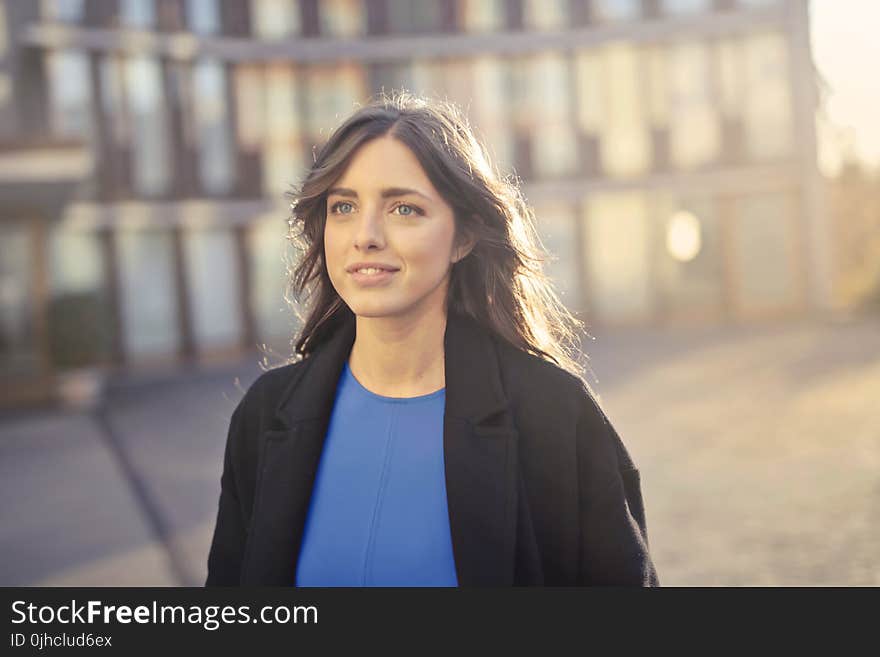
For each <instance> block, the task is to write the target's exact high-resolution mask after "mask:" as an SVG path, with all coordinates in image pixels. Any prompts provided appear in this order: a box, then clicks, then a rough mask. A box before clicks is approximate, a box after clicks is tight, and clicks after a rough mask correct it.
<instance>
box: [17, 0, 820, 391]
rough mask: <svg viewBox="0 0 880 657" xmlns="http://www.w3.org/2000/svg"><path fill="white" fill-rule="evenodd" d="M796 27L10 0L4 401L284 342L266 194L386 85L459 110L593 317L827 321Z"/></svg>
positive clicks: (518, 3) (637, 5)
mask: <svg viewBox="0 0 880 657" xmlns="http://www.w3.org/2000/svg"><path fill="white" fill-rule="evenodd" d="M807 29H808V21H807V3H806V0H449V1H445V2H444V1H431V0H413V1H409V0H407V1H404V0H320V1H318V0H250V1H246V0H223V1H222V2H221V1H220V0H48V1H42V2H37V1H34V0H0V144H4V143H5V144H8V145H7V147H5V149H4V147H2V146H0V236H2V244H3V246H2V248H0V277H2V280H0V388H2V390H3V395H4V397H5V398H6V399H7V401H8V400H10V399H13V398H14V397H15V396H16V395H18V396H19V397H20V396H21V395H22V394H23V393H22V390H24V388H23V387H22V384H21V382H22V381H23V380H25V379H27V380H31V381H41V382H45V381H50V380H51V378H52V376H53V374H54V373H55V372H57V371H59V370H63V369H65V368H71V367H76V366H79V365H88V364H93V363H99V364H103V365H108V366H110V367H122V368H125V369H138V368H143V367H149V366H150V365H152V364H155V363H178V362H185V361H187V360H192V359H195V360H211V359H216V358H223V357H227V356H230V355H235V354H237V353H239V352H241V351H242V350H248V349H253V348H254V347H255V346H256V345H257V344H263V343H265V344H274V345H278V346H279V349H281V350H283V349H285V348H289V342H288V340H289V336H290V332H291V331H292V330H293V328H294V324H293V319H292V315H291V313H290V311H289V310H288V309H287V308H286V306H285V304H284V300H283V293H284V283H285V281H284V279H285V263H284V256H285V250H286V248H287V247H286V242H285V239H284V237H285V232H286V228H287V226H286V219H287V212H288V209H287V203H286V201H285V199H284V196H283V194H284V192H285V191H286V190H288V189H289V185H290V184H291V183H292V182H294V181H296V180H297V179H298V178H299V176H300V175H301V174H302V172H303V171H304V167H305V166H306V163H307V162H308V161H309V158H311V157H312V149H313V147H314V146H315V145H316V144H319V143H321V142H322V141H323V140H324V139H325V138H326V136H327V134H328V132H329V131H330V130H332V129H333V128H334V126H336V125H337V124H338V123H339V122H340V121H341V119H342V118H343V117H345V116H346V115H347V114H349V113H350V112H351V111H352V109H353V107H354V103H356V102H363V101H365V100H366V99H367V98H368V97H369V96H370V95H371V94H373V93H375V92H376V91H378V90H379V89H381V88H383V87H384V88H385V89H386V90H390V89H392V88H400V87H406V88H408V89H410V90H413V91H415V92H419V93H426V94H430V95H434V96H439V97H448V98H450V99H452V100H454V101H457V102H459V103H460V104H461V105H462V106H463V107H465V108H466V110H467V113H468V115H469V117H470V119H471V121H472V123H473V124H474V126H475V127H476V128H477V129H478V131H479V132H480V133H481V135H482V136H483V138H484V139H485V141H486V142H487V143H488V144H489V146H490V148H491V151H492V154H493V155H494V157H495V158H496V160H497V161H498V163H499V164H500V166H501V168H502V169H503V170H504V171H506V172H510V171H514V172H515V173H516V175H518V176H519V177H520V178H522V179H523V180H524V181H525V188H526V193H527V196H528V198H529V200H530V202H531V203H532V204H533V205H534V206H535V208H536V214H537V217H538V221H539V227H540V230H541V232H542V234H543V236H544V238H545V244H546V245H547V246H548V247H549V248H550V249H551V251H553V252H554V253H556V255H557V256H558V258H559V259H558V261H556V262H554V263H553V264H552V266H551V270H552V272H553V273H554V274H555V276H556V277H557V279H558V281H559V284H560V288H561V289H562V290H563V292H564V300H565V301H566V302H567V303H568V304H569V306H570V307H572V309H574V310H576V311H579V312H581V313H582V315H583V317H584V318H585V319H586V320H587V322H588V323H589V324H590V325H591V326H594V325H596V324H599V323H608V324H624V323H645V322H656V321H664V322H668V321H694V320H707V319H708V320H709V321H740V320H750V319H753V318H760V317H766V316H776V315H788V314H797V313H800V312H804V311H807V310H809V309H811V308H820V309H821V308H823V307H825V306H826V305H827V304H828V296H829V293H828V270H829V269H828V268H829V264H828V257H827V247H826V240H825V237H824V231H825V228H824V226H823V223H822V220H823V213H822V212H821V198H820V197H819V189H820V185H819V184H818V178H817V175H818V174H817V171H816V153H815V150H816V147H815V135H814V122H813V116H814V109H815V103H816V93H815V87H814V71H813V66H812V59H811V56H810V50H809V38H808V31H807ZM10 144H11V146H10ZM59 144H60V145H62V146H63V147H62V146H59ZM16 149H17V151H16ZM22 149H24V150H22ZM13 151H16V152H20V153H24V152H27V153H29V154H28V155H27V157H28V158H31V160H33V163H32V164H30V165H28V166H24V164H23V163H24V162H25V159H20V158H19V156H18V155H12V156H8V155H7V153H10V152H13ZM47 152H48V153H49V155H48V156H47V155H46V154H45V153H47ZM41 153H42V156H41ZM53 153H54V155H53ZM10 157H11V158H12V159H10ZM40 157H42V158H43V159H42V160H41V159H40ZM64 157H66V158H67V160H70V161H71V162H74V164H71V165H70V166H69V167H68V168H67V170H66V173H65V174H64V175H63V176H61V177H60V178H59V175H58V174H57V172H56V173H55V174H52V175H50V176H49V178H51V180H44V179H45V178H46V177H47V175H46V174H47V172H51V171H55V169H59V166H58V164H59V162H60V161H61V160H59V159H58V158H62V159H63V158H64ZM47 158H48V159H47ZM49 161H51V163H52V166H50V164H48V163H47V162H49ZM40 162H42V163H43V164H40ZM18 163H21V166H19V164H18ZM53 166H54V167H55V168H54V169H53ZM60 168H61V169H63V168H64V167H60ZM4 175H7V178H3V176H4ZM28 176H31V177H30V178H28ZM41 176H42V178H41ZM53 176H54V178H53ZM7 179H8V180H7ZM25 180H26V181H27V186H22V185H21V184H19V183H21V182H22V181H25ZM77 180H79V181H80V182H79V183H76V181H77ZM53 190H54V191H53ZM50 197H51V198H53V199H55V201H54V202H53V203H47V202H46V200H47V199H48V198H50ZM13 382H14V385H13ZM41 385H42V384H41ZM39 387H40V386H38V388H39Z"/></svg>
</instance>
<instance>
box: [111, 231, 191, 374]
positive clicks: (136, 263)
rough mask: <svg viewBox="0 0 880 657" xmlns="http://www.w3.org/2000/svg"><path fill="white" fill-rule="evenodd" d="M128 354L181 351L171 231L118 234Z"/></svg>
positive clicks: (168, 353)
mask: <svg viewBox="0 0 880 657" xmlns="http://www.w3.org/2000/svg"><path fill="white" fill-rule="evenodd" d="M118 245H119V263H120V272H119V273H120V279H121V281H120V282H121V288H122V289H121V292H122V295H121V296H122V318H123V322H122V323H123V326H124V327H125V348H126V353H127V354H128V355H129V356H131V357H133V358H135V359H138V358H150V357H157V356H169V355H173V354H175V353H176V352H177V349H178V345H179V335H178V327H177V306H176V299H177V296H176V291H175V284H174V255H173V253H174V251H173V243H172V239H171V233H170V232H168V231H167V230H159V229H147V228H134V227H131V228H128V227H127V228H123V229H121V230H120V231H119V233H118Z"/></svg>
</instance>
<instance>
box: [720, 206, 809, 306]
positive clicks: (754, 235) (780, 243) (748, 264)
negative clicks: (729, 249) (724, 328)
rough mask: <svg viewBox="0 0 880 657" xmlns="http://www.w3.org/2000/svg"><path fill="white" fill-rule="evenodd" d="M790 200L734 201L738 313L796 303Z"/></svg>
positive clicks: (793, 240)
mask: <svg viewBox="0 0 880 657" xmlns="http://www.w3.org/2000/svg"><path fill="white" fill-rule="evenodd" d="M793 206H794V198H793V196H792V195H790V194H785V193H771V194H760V195H754V196H748V197H744V198H741V199H738V200H737V203H736V215H737V216H736V219H737V221H736V224H735V230H734V231H733V235H734V249H733V251H734V265H735V267H734V271H736V273H737V296H738V299H739V305H740V309H741V310H743V311H744V312H746V313H747V314H751V313H759V314H760V313H765V312H773V311H775V310H781V309H785V308H788V307H791V306H793V305H794V304H795V303H796V295H797V284H796V283H797V282H796V279H795V272H796V264H797V260H796V240H795V232H794V230H793V228H794V226H793V223H794V222H793V217H794V207H793Z"/></svg>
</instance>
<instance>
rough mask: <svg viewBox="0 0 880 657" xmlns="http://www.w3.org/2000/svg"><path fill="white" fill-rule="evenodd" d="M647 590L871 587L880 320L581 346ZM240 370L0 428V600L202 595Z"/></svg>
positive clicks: (637, 337) (245, 374) (126, 392)
mask: <svg viewBox="0 0 880 657" xmlns="http://www.w3.org/2000/svg"><path fill="white" fill-rule="evenodd" d="M593 335H594V336H595V338H596V339H595V340H594V341H588V342H587V343H586V347H587V350H588V352H589V353H590V355H591V363H592V369H593V372H594V373H595V375H596V376H597V377H598V383H595V382H594V388H595V389H596V391H597V392H598V393H599V394H600V397H601V400H602V403H603V405H604V407H605V409H606V411H607V412H608V414H609V417H610V418H611V420H612V422H613V423H614V425H615V426H616V428H617V429H618V431H619V433H620V434H621V436H622V437H623V439H624V442H625V443H626V444H627V446H628V448H629V449H630V452H631V454H632V456H633V458H634V459H635V461H636V463H637V465H638V466H639V468H640V469H641V471H642V489H643V494H644V497H645V504H646V513H647V520H648V533H649V538H650V541H651V551H652V554H653V556H654V559H655V562H656V564H657V568H658V571H659V573H660V578H661V583H662V584H664V585H713V586H714V585H796V586H800V585H871V584H873V585H880V421H878V415H880V413H878V411H880V318H872V319H860V320H857V321H853V322H851V323H846V324H838V325H834V324H829V323H821V322H813V321H805V322H799V323H794V324H792V323H790V322H789V323H784V324H774V325H764V326H762V327H758V328H756V327H722V328H718V327H715V328H675V329H672V328H668V329H653V330H648V329H633V330H620V329H613V330H612V329H608V330H599V329H597V330H596V331H595V332H594V333H593ZM260 371H261V370H260V367H259V365H258V363H257V359H256V357H253V359H252V361H250V362H245V363H241V364H240V365H238V366H226V367H224V368H222V369H214V370H212V371H202V372H191V373H187V374H182V375H178V376H175V377H174V378H167V379H154V380H152V381H145V380H141V381H129V382H128V383H124V384H117V385H115V386H114V387H113V388H112V389H111V390H110V391H109V394H108V398H107V404H106V405H105V406H104V408H105V409H107V410H106V411H103V412H94V413H89V412H76V413H74V412H65V411H53V412H51V413H47V412H45V411H43V412H27V413H26V412H19V413H16V414H14V415H13V416H9V415H7V416H5V417H3V418H0V494H2V497H3V499H4V503H3V506H2V511H0V527H2V529H0V563H2V571H0V585H6V586H10V585H28V586H29V585H61V586H65V585H70V586H87V585H94V586H104V585H156V586H165V585H168V586H174V585H179V584H184V585H201V584H202V583H203V581H204V577H205V572H206V563H205V561H206V557H207V551H208V547H209V544H210V539H211V533H212V531H213V524H214V516H215V513H216V508H217V497H218V495H219V478H220V469H221V464H222V455H223V446H224V442H225V438H226V429H227V426H228V421H229V416H230V414H231V412H232V409H233V408H234V407H235V404H236V403H237V401H238V399H240V398H241V395H242V393H243V390H244V389H246V388H247V386H248V385H249V384H250V383H251V382H252V381H253V380H254V379H255V378H256V377H257V376H258V374H259V373H260Z"/></svg>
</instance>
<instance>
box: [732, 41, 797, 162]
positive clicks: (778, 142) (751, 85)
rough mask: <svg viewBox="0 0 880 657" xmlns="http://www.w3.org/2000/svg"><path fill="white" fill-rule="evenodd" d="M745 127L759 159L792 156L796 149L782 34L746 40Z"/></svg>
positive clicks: (750, 148) (752, 153) (748, 146)
mask: <svg viewBox="0 0 880 657" xmlns="http://www.w3.org/2000/svg"><path fill="white" fill-rule="evenodd" d="M744 49H745V53H744V55H745V56H744V61H745V108H744V116H743V118H744V124H745V137H746V150H747V152H748V154H749V155H750V156H751V157H753V158H755V159H759V160H762V159H774V158H780V157H785V156H787V155H790V154H791V152H792V150H793V147H794V134H793V128H792V126H793V123H794V119H793V117H792V106H791V88H790V84H791V83H790V75H789V69H788V64H789V62H788V50H787V44H786V41H785V38H784V37H783V36H782V35H780V34H773V33H769V34H756V35H753V36H749V37H746V39H745V42H744Z"/></svg>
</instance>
